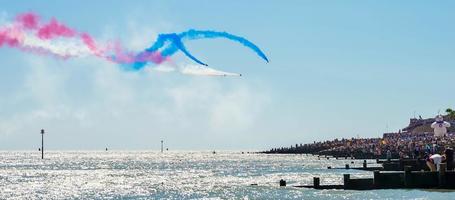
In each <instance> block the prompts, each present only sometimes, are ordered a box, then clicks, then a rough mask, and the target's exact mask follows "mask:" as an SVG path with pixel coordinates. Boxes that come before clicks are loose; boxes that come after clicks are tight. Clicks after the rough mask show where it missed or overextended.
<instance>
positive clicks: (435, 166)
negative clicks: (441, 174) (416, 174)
mask: <svg viewBox="0 0 455 200" xmlns="http://www.w3.org/2000/svg"><path fill="white" fill-rule="evenodd" d="M445 161H446V157H445V155H442V156H441V155H440V154H433V155H431V156H430V157H429V158H428V159H427V166H428V168H430V171H432V172H434V171H436V170H437V171H439V164H441V163H443V162H445Z"/></svg>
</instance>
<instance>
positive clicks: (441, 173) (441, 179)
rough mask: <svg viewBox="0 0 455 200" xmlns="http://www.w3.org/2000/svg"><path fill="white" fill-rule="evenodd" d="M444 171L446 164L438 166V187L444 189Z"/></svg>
mask: <svg viewBox="0 0 455 200" xmlns="http://www.w3.org/2000/svg"><path fill="white" fill-rule="evenodd" d="M446 170H447V163H440V164H439V187H444V186H445V185H446Z"/></svg>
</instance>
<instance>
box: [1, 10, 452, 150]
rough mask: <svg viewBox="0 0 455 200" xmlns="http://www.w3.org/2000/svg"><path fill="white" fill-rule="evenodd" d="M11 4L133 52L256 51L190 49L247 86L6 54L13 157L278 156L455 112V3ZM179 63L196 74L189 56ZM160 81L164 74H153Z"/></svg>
mask: <svg viewBox="0 0 455 200" xmlns="http://www.w3.org/2000/svg"><path fill="white" fill-rule="evenodd" d="M6 2H7V1H4V2H3V4H2V7H1V8H0V22H3V23H4V22H5V21H8V20H9V19H11V18H13V17H14V15H15V14H17V13H20V12H24V11H34V12H37V13H39V14H40V15H42V16H43V17H45V18H50V17H56V18H57V19H59V20H60V21H63V22H65V23H66V24H69V25H71V26H72V27H76V28H77V29H78V30H81V31H86V32H89V33H91V34H92V35H93V36H94V37H95V38H97V39H102V40H107V39H120V40H121V41H122V42H123V43H124V44H125V45H126V46H127V47H129V48H130V49H132V50H141V49H143V48H146V47H148V46H149V45H150V44H151V43H152V42H153V41H154V40H155V37H156V35H157V34H158V33H168V32H181V31H185V30H187V29H190V28H196V29H213V30H219V31H228V32H231V33H234V34H237V35H241V36H244V37H246V38H248V39H250V40H251V41H253V42H254V43H256V44H257V45H258V46H259V47H260V48H261V49H262V50H263V51H264V52H265V53H266V54H267V56H268V57H269V59H270V63H268V64H266V63H264V62H263V61H262V60H261V59H260V58H259V57H257V56H256V55H255V54H254V53H252V52H251V51H249V50H248V49H246V48H244V47H242V46H241V45H238V44H235V43H232V42H229V41H225V40H198V41H192V42H189V43H187V47H188V48H189V49H190V50H191V51H192V52H193V54H194V55H196V56H197V57H198V58H200V59H201V60H203V61H205V62H207V63H208V64H209V65H210V66H213V67H215V68H216V69H220V70H225V71H232V72H238V73H242V74H243V75H244V76H242V77H241V78H238V77H200V76H187V75H182V74H178V73H160V72H155V71H147V70H146V71H141V72H125V71H122V70H121V69H119V66H117V65H115V64H111V63H107V62H105V61H102V60H98V59H95V58H90V57H89V58H75V59H69V60H59V59H54V58H50V57H41V56H37V55H30V54H26V53H23V52H20V51H18V50H15V49H8V48H1V49H0V66H1V67H0V76H1V78H0V96H1V99H0V148H1V149H6V150H8V149H35V148H37V147H38V146H39V139H40V135H39V130H40V129H41V128H45V129H46V130H47V131H48V134H47V135H46V142H47V145H48V146H49V148H51V149H103V148H105V147H109V148H111V149H158V148H159V145H160V144H159V141H160V140H161V139H164V140H165V143H166V146H167V147H169V148H170V149H171V150H176V149H180V150H189V149H194V150H199V149H208V150H211V149H268V148H271V147H277V146H289V145H291V144H295V143H302V142H312V141H314V140H324V139H332V138H336V137H338V138H340V137H353V136H357V135H358V136H361V137H377V136H381V135H382V133H383V132H385V131H387V130H388V131H396V130H398V129H400V128H402V127H404V126H406V125H407V123H408V120H409V118H410V117H412V116H413V115H414V112H415V113H416V115H417V116H418V115H422V116H423V117H433V116H434V115H436V114H437V112H438V110H444V109H445V108H448V107H455V105H454V103H453V99H455V93H453V92H451V91H452V87H453V85H454V79H453V74H454V72H455V57H454V56H453V54H454V52H455V39H454V36H455V28H454V26H453V21H454V20H455V13H454V12H453V8H454V6H455V5H454V4H455V3H454V2H452V1H400V2H396V1H336V2H335V1H284V2H283V1H246V2H243V1H95V2H92V1H74V2H68V1H46V3H42V1H23V2H10V1H8V2H7V3H6ZM173 60H174V61H176V62H177V63H180V64H192V62H191V61H190V60H188V59H187V58H185V57H184V56H182V55H176V56H174V57H173ZM149 67H150V68H153V67H154V66H149Z"/></svg>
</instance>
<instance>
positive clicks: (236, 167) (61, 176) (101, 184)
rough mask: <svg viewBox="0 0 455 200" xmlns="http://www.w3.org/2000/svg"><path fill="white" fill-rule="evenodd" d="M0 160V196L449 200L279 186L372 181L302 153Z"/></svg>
mask: <svg viewBox="0 0 455 200" xmlns="http://www.w3.org/2000/svg"><path fill="white" fill-rule="evenodd" d="M0 156H1V160H0V161H1V162H0V188H1V190H0V199H68V198H69V199H111V198H131V199H162V198H165V199H207V198H213V199H219V198H221V199H309V198H312V199H451V197H452V196H453V194H454V193H451V192H431V191H423V190H373V191H343V190H313V189H302V188H294V187H279V186H278V181H279V180H280V179H285V180H286V181H287V183H288V185H290V186H292V185H303V184H312V181H313V177H315V176H316V177H321V184H342V175H343V174H344V173H350V174H351V177H354V178H357V177H372V172H366V171H358V170H344V169H340V170H337V169H332V170H327V166H332V167H343V166H344V165H345V164H350V162H351V160H335V159H330V160H327V159H321V160H318V159H317V158H316V157H313V156H305V155H264V154H241V153H240V152H218V153H217V154H212V153H211V152H165V153H163V154H162V153H159V152H154V151H108V152H103V151H90V152H89V151H71V152H70V151H50V152H47V153H46V156H45V157H46V158H45V159H44V160H41V159H40V153H39V152H25V151H18V152H6V151H3V152H0ZM369 163H374V161H372V160H371V161H369ZM354 165H356V166H361V165H362V161H360V160H357V161H355V164H354ZM351 166H352V164H351ZM251 184H257V185H251Z"/></svg>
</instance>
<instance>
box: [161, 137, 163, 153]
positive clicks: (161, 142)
mask: <svg viewBox="0 0 455 200" xmlns="http://www.w3.org/2000/svg"><path fill="white" fill-rule="evenodd" d="M161 153H163V140H161Z"/></svg>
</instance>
